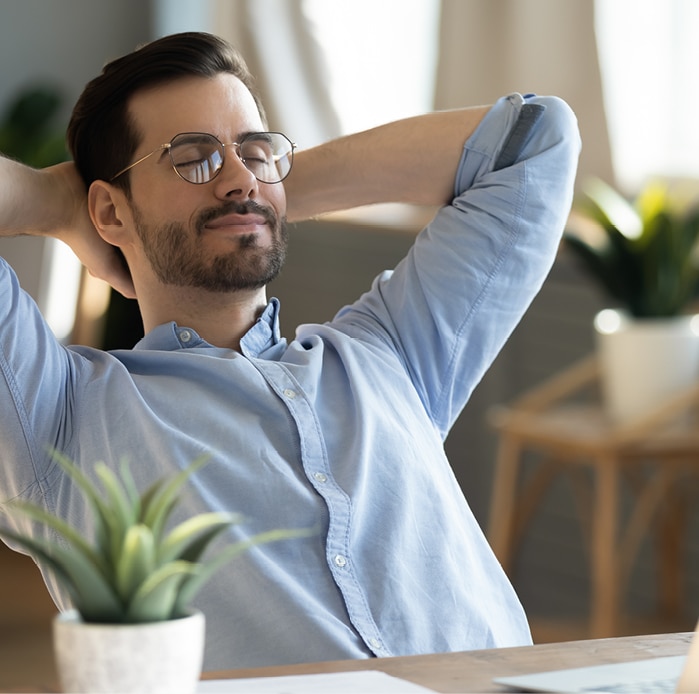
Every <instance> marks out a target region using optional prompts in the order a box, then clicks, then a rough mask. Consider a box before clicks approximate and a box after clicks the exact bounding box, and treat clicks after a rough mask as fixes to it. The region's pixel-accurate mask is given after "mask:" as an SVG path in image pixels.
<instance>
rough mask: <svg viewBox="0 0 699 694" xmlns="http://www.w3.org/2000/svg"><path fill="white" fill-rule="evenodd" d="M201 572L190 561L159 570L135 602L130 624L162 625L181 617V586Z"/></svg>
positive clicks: (128, 618) (129, 614)
mask: <svg viewBox="0 0 699 694" xmlns="http://www.w3.org/2000/svg"><path fill="white" fill-rule="evenodd" d="M199 568H200V567H199V566H197V565H196V564H191V563H190V562H187V561H174V562H170V563H169V564H165V565H164V566H161V567H160V568H158V569H156V570H155V571H154V572H153V573H152V574H151V575H150V576H149V577H148V578H147V579H146V580H145V582H144V583H142V584H141V586H140V587H139V589H138V590H137V591H136V593H135V595H134V596H133V598H132V599H131V602H130V603H129V605H128V606H127V610H126V621H128V622H162V621H164V620H166V619H172V618H173V617H177V616H181V615H179V614H176V612H175V607H176V604H177V596H178V591H179V588H180V585H181V584H182V581H183V580H184V579H185V578H186V577H187V576H190V575H192V574H193V573H196V572H197V571H198V570H199Z"/></svg>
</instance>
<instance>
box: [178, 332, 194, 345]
mask: <svg viewBox="0 0 699 694" xmlns="http://www.w3.org/2000/svg"><path fill="white" fill-rule="evenodd" d="M191 339H192V333H191V332H190V331H189V330H182V331H181V332H180V340H182V342H189V341H190V340H191Z"/></svg>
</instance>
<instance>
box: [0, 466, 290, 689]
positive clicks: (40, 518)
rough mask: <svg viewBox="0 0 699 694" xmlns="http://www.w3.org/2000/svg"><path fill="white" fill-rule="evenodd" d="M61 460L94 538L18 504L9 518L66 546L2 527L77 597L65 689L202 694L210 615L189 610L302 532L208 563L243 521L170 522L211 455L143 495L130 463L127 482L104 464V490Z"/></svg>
mask: <svg viewBox="0 0 699 694" xmlns="http://www.w3.org/2000/svg"><path fill="white" fill-rule="evenodd" d="M54 457H55V459H56V461H57V462H58V464H59V465H61V467H62V468H63V469H64V470H65V471H66V473H68V474H69V475H70V477H71V478H72V480H73V482H74V483H75V484H76V485H78V487H79V489H80V491H81V493H82V494H83V495H84V496H85V498H86V500H87V501H88V502H89V504H90V506H91V508H92V511H93V516H94V523H95V536H94V539H93V540H92V541H90V540H88V539H86V538H85V537H83V535H82V534H80V533H79V532H78V531H77V530H76V529H75V528H73V527H72V526H70V525H69V524H68V523H66V522H65V521H64V520H62V519H61V518H58V517H56V516H53V515H51V514H50V513H48V512H47V511H46V510H44V509H43V508H41V507H39V506H36V505H33V504H30V503H27V502H18V501H15V502H10V503H8V504H6V507H5V509H4V510H5V512H6V513H9V514H24V515H25V516H27V517H28V518H30V519H31V520H32V521H34V522H38V523H40V524H43V525H45V526H46V527H47V528H49V529H50V530H51V531H53V532H54V534H55V535H56V536H57V538H58V539H57V540H56V541H55V542H52V541H49V540H45V539H42V538H38V537H30V536H28V535H23V534H21V533H18V532H15V531H12V530H9V529H0V536H3V537H4V538H6V539H7V540H10V541H12V542H13V543H14V544H15V545H17V546H18V547H19V548H22V549H24V550H25V551H26V552H28V553H29V554H30V555H31V556H33V557H34V559H35V560H36V561H37V562H38V563H39V564H42V565H45V566H47V567H48V568H50V569H51V570H52V572H53V574H54V576H55V579H56V581H57V582H58V583H60V584H61V585H62V586H63V587H64V588H65V589H66V590H67V591H68V593H69V595H70V597H71V600H72V602H73V606H74V608H75V609H74V610H71V611H69V612H66V613H63V614H59V615H58V616H57V617H56V619H55V621H54V650H55V655H56V663H57V668H58V674H59V678H60V680H61V686H62V688H63V690H64V691H70V692H123V693H126V692H148V693H153V692H173V691H177V692H188V691H191V692H193V691H195V689H196V686H197V681H198V679H199V676H200V674H201V668H202V659H203V650H204V615H203V614H201V613H200V612H198V611H195V610H191V609H190V607H189V605H190V602H191V600H192V599H193V597H194V596H195V594H196V593H197V592H198V591H199V589H200V588H201V587H202V586H203V585H204V583H205V582H206V581H207V580H208V579H209V577H210V576H211V575H212V574H213V573H214V572H215V571H217V570H218V569H219V568H221V567H222V566H223V565H224V564H225V563H227V562H228V561H230V560H231V559H232V558H233V557H235V556H236V555H238V554H240V553H241V552H244V551H245V550H246V549H248V548H249V547H250V546H252V545H254V544H259V543H262V542H270V541H274V540H279V539H282V538H285V537H291V536H292V535H296V536H298V535H300V534H302V533H300V532H295V531H286V530H272V531H269V532H266V533H261V534H258V535H255V536H253V537H252V538H251V539H249V540H247V541H245V542H239V543H236V544H234V545H230V546H228V547H227V548H226V549H224V550H223V551H221V552H218V553H217V554H216V556H215V557H214V558H210V559H205V558H204V553H205V550H206V549H207V548H208V547H209V545H210V543H211V542H212V541H213V540H214V539H215V538H216V537H217V536H219V534H220V533H221V532H222V531H223V530H225V529H226V528H228V527H229V526H230V525H232V524H235V523H239V522H240V520H241V519H240V518H239V517H238V516H237V515H236V514H232V513H205V514H201V515H198V516H194V517H192V518H190V519H188V520H186V521H184V522H183V523H181V524H179V525H177V526H176V527H174V528H171V529H170V528H168V527H167V522H168V519H169V518H170V515H171V513H172V511H173V509H174V508H175V507H176V505H177V502H178V498H179V493H180V491H181V489H182V486H183V485H184V484H185V482H186V481H187V479H188V478H189V476H190V475H191V474H193V473H194V472H195V471H196V470H198V469H199V468H200V467H201V466H202V465H204V464H205V462H206V458H204V457H202V458H200V459H197V460H196V461H194V462H193V463H192V464H191V465H190V466H189V467H188V468H186V469H185V470H183V471H181V472H179V473H177V474H175V475H173V476H172V477H167V478H164V479H161V480H158V481H156V482H155V483H154V484H153V485H152V486H151V487H150V488H149V489H147V490H146V491H144V492H142V493H139V492H138V491H137V490H136V488H135V485H134V482H133V478H132V476H131V475H130V473H129V469H128V465H127V464H126V463H122V465H121V467H120V474H119V475H117V474H116V473H115V472H114V471H113V470H112V469H111V468H110V467H109V466H108V465H106V464H105V463H103V462H100V463H97V464H96V465H95V470H94V471H95V475H96V477H97V478H98V480H99V482H100V484H99V485H96V484H93V483H92V482H91V481H90V479H89V478H88V477H87V476H86V475H85V474H84V473H83V472H82V471H81V470H80V469H79V468H78V467H77V466H76V465H75V464H73V463H72V462H71V461H70V460H69V459H67V458H66V457H65V456H63V455H61V454H58V453H55V454H54ZM100 485H101V487H100Z"/></svg>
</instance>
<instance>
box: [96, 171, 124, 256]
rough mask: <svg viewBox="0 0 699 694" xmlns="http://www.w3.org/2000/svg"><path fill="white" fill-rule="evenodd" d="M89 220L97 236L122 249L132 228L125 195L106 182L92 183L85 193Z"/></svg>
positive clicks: (119, 189)
mask: <svg viewBox="0 0 699 694" xmlns="http://www.w3.org/2000/svg"><path fill="white" fill-rule="evenodd" d="M87 205H88V210H89V212H90V219H91V220H92V223H93V224H94V226H95V228H96V229H97V231H98V233H99V235H100V236H101V237H102V238H103V239H104V240H105V241H106V242H107V243H111V244H112V245H113V246H118V247H122V246H123V245H124V244H125V243H127V241H128V235H129V231H130V230H131V228H132V225H131V223H130V220H131V209H130V206H129V204H128V201H127V199H126V194H125V193H124V191H123V190H121V188H117V187H116V186H113V185H112V184H110V183H107V182H106V181H93V182H92V184H91V185H90V188H89V190H88V192H87Z"/></svg>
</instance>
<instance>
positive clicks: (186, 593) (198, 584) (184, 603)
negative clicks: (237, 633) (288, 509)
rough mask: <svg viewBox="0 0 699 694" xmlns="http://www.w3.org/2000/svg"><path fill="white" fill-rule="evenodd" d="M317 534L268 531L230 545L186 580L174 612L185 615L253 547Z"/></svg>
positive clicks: (302, 530)
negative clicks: (221, 573)
mask: <svg viewBox="0 0 699 694" xmlns="http://www.w3.org/2000/svg"><path fill="white" fill-rule="evenodd" d="M317 532H318V531H317V529H316V528H298V529H292V530H284V529H276V530H268V531H266V532H262V533H258V534H257V535H253V536H252V537H251V538H249V539H248V540H243V541H241V542H237V543H236V544H234V545H230V546H229V547H227V548H226V549H224V550H223V551H222V552H220V553H219V554H218V555H217V556H216V557H214V558H213V559H210V560H209V561H206V562H202V563H201V564H199V571H198V572H197V573H196V574H194V575H192V576H190V577H188V578H186V579H185V580H184V582H183V583H182V586H181V588H180V591H179V595H178V597H177V604H176V605H175V608H174V612H175V613H176V614H185V613H186V611H187V609H188V607H189V605H190V603H191V602H192V600H193V599H194V597H195V596H196V594H197V593H198V592H199V591H200V590H201V589H202V588H203V587H204V585H205V584H206V583H207V582H208V581H209V580H210V579H211V577H212V576H213V575H214V574H215V573H216V572H217V571H219V570H220V569H222V568H223V567H224V566H225V565H226V564H228V563H229V562H230V561H232V560H233V559H235V558H236V557H238V556H240V555H241V554H243V553H244V552H246V551H247V550H248V549H250V548H251V547H255V546H256V545H261V544H266V543H268V542H278V541H279V540H286V539H292V538H301V537H310V536H312V535H315V534H316V533H317Z"/></svg>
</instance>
